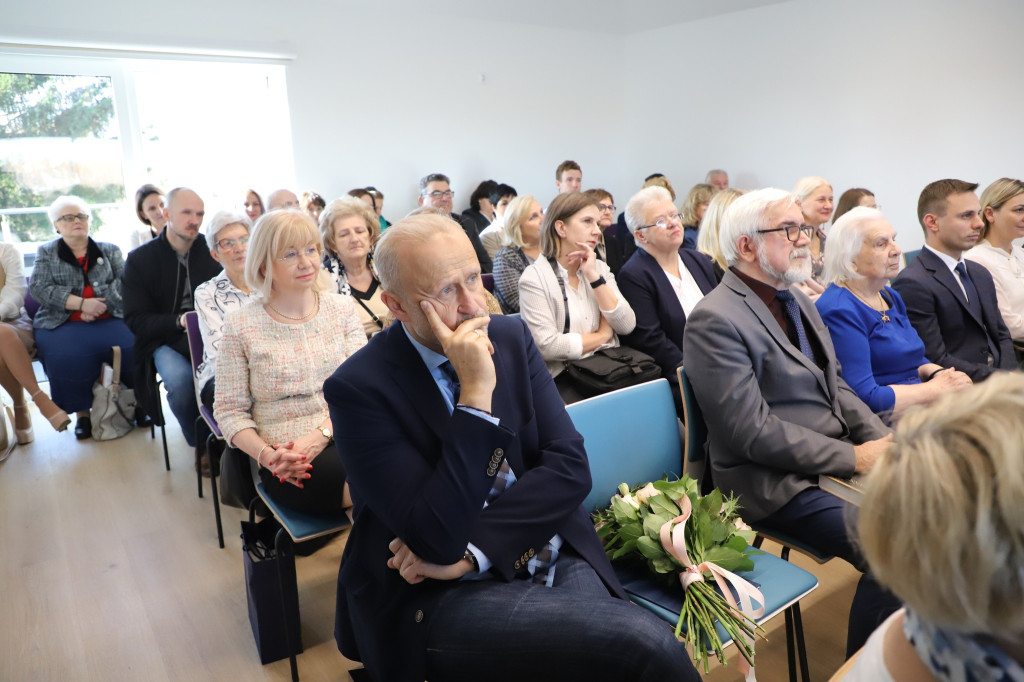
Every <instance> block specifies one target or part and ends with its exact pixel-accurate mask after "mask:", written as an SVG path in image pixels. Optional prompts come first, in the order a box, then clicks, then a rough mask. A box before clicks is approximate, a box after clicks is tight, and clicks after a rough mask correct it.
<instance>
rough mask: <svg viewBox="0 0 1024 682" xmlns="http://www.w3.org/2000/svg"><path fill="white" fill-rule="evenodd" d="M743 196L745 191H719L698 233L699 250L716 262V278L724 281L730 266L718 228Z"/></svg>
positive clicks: (712, 199) (709, 204)
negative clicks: (732, 206) (727, 213)
mask: <svg viewBox="0 0 1024 682" xmlns="http://www.w3.org/2000/svg"><path fill="white" fill-rule="evenodd" d="M741 196H743V190H740V189H733V188H731V187H729V188H727V189H722V190H719V191H718V192H716V193H715V196H713V197H711V201H710V202H708V210H707V211H705V212H704V219H703V220H701V221H700V232H698V233H697V250H698V251H700V252H701V253H703V254H705V255H707V256H710V257H711V260H712V261H713V262H714V269H715V277H717V278H718V281H719V282H721V281H722V276H723V275H724V274H725V271H726V269H727V268H728V267H729V265H728V264H727V263H726V262H725V257H724V256H723V255H722V247H721V246H720V245H719V243H718V226H719V225H721V224H722V216H723V215H725V209H727V208H729V206H730V205H731V204H732V202H734V201H736V199H738V198H739V197H741Z"/></svg>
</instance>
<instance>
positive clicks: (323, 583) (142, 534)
mask: <svg viewBox="0 0 1024 682" xmlns="http://www.w3.org/2000/svg"><path fill="white" fill-rule="evenodd" d="M164 410H165V413H166V414H167V415H170V411H169V410H168V409H167V408H166V406H165V408H164ZM33 417H34V420H35V425H36V441H35V442H34V443H32V444H30V445H26V446H18V447H17V448H15V450H14V452H13V454H12V455H11V457H10V459H9V460H8V461H6V462H5V463H3V464H0V595H2V596H0V613H2V617H0V680H18V681H21V680H104V681H106V680H146V681H147V682H149V681H156V680H257V679H268V680H287V679H289V670H288V661H287V660H285V661H280V662H277V663H272V664H269V665H266V666H262V665H260V662H259V657H258V655H257V653H256V647H255V644H254V643H253V638H252V633H251V631H250V629H249V622H248V615H247V610H246V599H245V588H244V585H243V574H242V555H241V542H240V540H239V537H238V535H239V525H238V524H239V521H240V520H241V519H242V517H243V512H242V511H241V510H238V509H232V508H230V507H223V508H222V513H223V517H224V527H225V535H226V538H225V541H226V547H225V548H224V549H220V548H219V547H218V546H217V536H216V529H215V526H214V519H213V505H212V502H211V500H210V492H209V484H208V481H206V482H205V491H206V497H205V498H203V499H199V498H198V497H197V496H196V477H195V472H194V469H193V455H192V451H191V450H190V449H189V448H188V446H187V445H186V444H185V442H184V440H183V439H182V437H181V432H180V430H179V429H178V428H177V426H176V425H175V426H172V427H168V429H167V436H168V443H169V446H170V452H171V471H170V472H168V471H165V470H164V464H163V454H162V450H161V446H160V434H159V431H158V432H157V438H156V440H151V439H150V435H149V430H148V429H146V430H143V429H137V430H136V431H135V432H133V433H131V434H129V435H128V436H126V437H125V438H122V439H120V440H116V441H110V442H106V443H102V444H101V443H96V442H94V441H92V440H87V441H81V442H79V441H76V440H75V437H74V434H73V433H71V431H70V430H69V431H67V432H64V433H61V434H57V433H54V432H53V431H52V429H50V428H49V426H48V424H47V423H46V422H45V421H44V420H43V419H42V417H41V416H40V415H39V414H38V412H34V413H33ZM344 542H345V536H344V535H342V536H341V537H340V538H337V539H335V540H334V541H332V542H331V543H330V544H329V545H327V546H326V547H325V548H323V549H321V550H320V551H319V552H317V553H316V554H314V555H313V556H310V557H298V558H297V571H298V582H299V604H300V610H301V615H302V638H303V642H304V644H305V647H306V650H305V653H304V654H302V655H301V656H300V657H299V673H300V675H301V678H302V679H303V680H348V679H349V677H348V673H347V672H346V671H347V670H348V669H349V668H351V667H353V664H352V663H351V662H350V661H348V660H347V659H345V658H344V657H342V655H341V654H340V653H338V650H337V648H336V646H335V644H334V639H333V634H332V633H333V627H334V597H335V581H336V579H337V571H338V563H339V561H340V559H341V552H342V549H343V548H344ZM766 549H768V550H769V551H772V549H773V548H771V547H767V546H766ZM796 563H798V564H800V565H801V566H803V567H804V568H807V569H808V570H812V571H813V572H814V573H815V574H816V575H817V576H818V578H819V580H820V583H821V584H820V586H819V587H818V589H817V590H816V591H815V592H814V593H813V594H812V595H811V596H810V597H808V598H807V599H805V600H804V601H803V602H802V603H803V614H804V629H805V632H806V637H807V644H808V648H809V651H810V672H811V678H812V679H813V680H828V678H829V677H830V676H831V674H832V673H833V672H834V671H835V670H836V669H838V668H839V666H840V665H841V663H842V659H843V652H844V650H845V642H846V619H847V614H848V612H849V607H850V602H851V600H852V597H853V588H854V585H855V580H856V577H857V574H856V573H855V572H854V571H853V569H852V568H850V567H849V566H847V565H846V564H844V563H842V562H841V561H832V562H830V563H829V564H827V565H825V566H823V567H819V566H817V565H814V564H813V563H812V562H809V561H804V560H802V559H801V558H798V559H797V560H796ZM782 623H783V619H782V617H781V616H780V617H778V618H776V619H775V620H774V621H773V622H772V623H771V624H770V627H769V628H768V641H767V642H761V643H759V645H758V667H757V676H758V679H759V680H760V681H761V682H773V681H775V680H778V681H782V680H786V679H788V673H787V667H786V644H785V635H784V629H783V627H782ZM706 679H708V680H716V681H725V680H740V679H742V678H741V676H740V675H739V674H738V673H737V672H736V670H735V668H734V667H732V666H731V665H730V666H729V667H728V668H722V667H721V666H717V665H716V666H714V667H713V668H712V670H711V672H710V673H709V674H708V675H706Z"/></svg>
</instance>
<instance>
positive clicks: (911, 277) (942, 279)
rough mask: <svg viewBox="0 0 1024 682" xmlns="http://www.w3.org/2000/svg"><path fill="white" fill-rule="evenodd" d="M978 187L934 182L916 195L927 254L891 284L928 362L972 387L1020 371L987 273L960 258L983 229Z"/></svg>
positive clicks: (962, 183) (957, 182)
mask: <svg viewBox="0 0 1024 682" xmlns="http://www.w3.org/2000/svg"><path fill="white" fill-rule="evenodd" d="M977 188H978V184H977V183H974V182H964V181H963V180H937V181H935V182H933V183H931V184H930V185H928V186H927V187H925V188H924V190H922V191H921V196H920V198H919V199H918V201H917V219H918V220H919V221H920V222H921V227H922V228H923V229H924V248H923V249H921V253H920V254H919V255H918V257H917V258H915V259H914V260H913V261H911V263H910V265H908V266H907V267H906V269H905V270H903V272H901V273H900V274H899V276H898V277H897V278H896V279H895V281H893V283H892V286H893V288H894V289H896V291H898V292H899V293H900V296H902V297H903V301H904V303H906V304H907V315H908V316H909V317H910V323H911V324H912V325H914V329H916V330H917V333H918V335H919V336H920V337H921V340H922V341H924V354H925V356H927V358H928V359H929V360H931V361H932V362H934V363H936V364H939V365H942V366H943V367H955V368H956V369H958V370H960V371H961V372H963V373H964V374H966V375H968V376H969V377H971V379H972V380H973V381H975V382H978V381H981V380H983V379H986V378H987V377H989V376H991V374H992V373H993V372H995V371H998V370H1001V369H1004V370H1012V369H1016V367H1017V361H1016V359H1015V357H1014V353H1013V340H1012V339H1011V338H1010V332H1009V331H1007V329H1006V325H1005V324H1004V323H1003V316H1002V315H1001V314H1000V313H999V307H998V304H997V302H996V288H995V284H993V283H992V275H990V274H989V272H988V270H986V269H985V267H984V266H982V265H979V264H977V263H975V262H973V261H969V260H965V259H964V257H963V253H964V251H967V250H968V249H970V248H971V247H972V246H974V244H975V243H976V242H977V241H978V238H979V236H980V235H981V228H982V226H983V224H984V223H982V220H981V204H980V203H979V202H978V197H977V195H976V194H975V193H974V190H976V189H977Z"/></svg>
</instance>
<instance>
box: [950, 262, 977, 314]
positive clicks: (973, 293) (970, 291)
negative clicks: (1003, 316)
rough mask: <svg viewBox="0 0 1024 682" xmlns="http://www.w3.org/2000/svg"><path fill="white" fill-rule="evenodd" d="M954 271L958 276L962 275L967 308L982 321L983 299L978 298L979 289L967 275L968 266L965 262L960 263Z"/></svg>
mask: <svg viewBox="0 0 1024 682" xmlns="http://www.w3.org/2000/svg"><path fill="white" fill-rule="evenodd" d="M953 269H954V270H956V274H958V275H960V283H961V284H963V285H964V291H966V292H967V308H968V309H969V310H970V311H971V312H972V313H974V315H975V317H977V318H978V319H979V320H980V319H981V299H980V297H979V296H978V290H977V288H975V286H974V280H972V279H971V276H970V275H968V274H967V266H966V265H964V262H963V261H960V262H959V263H957V264H956V267H955V268H953Z"/></svg>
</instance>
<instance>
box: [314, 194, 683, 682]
mask: <svg viewBox="0 0 1024 682" xmlns="http://www.w3.org/2000/svg"><path fill="white" fill-rule="evenodd" d="M375 264H376V266H377V270H378V273H379V275H380V280H381V285H382V287H383V288H384V293H383V299H384V302H385V303H386V304H387V306H388V308H389V309H390V310H391V311H392V313H393V314H394V316H395V319H396V322H395V323H394V324H393V325H391V326H390V327H388V328H387V329H385V330H384V331H383V332H381V333H380V334H378V335H377V336H375V337H374V338H373V339H372V340H371V341H370V343H369V344H367V346H366V347H365V348H363V349H361V350H360V351H359V352H358V353H356V354H355V355H353V356H352V357H351V358H349V359H348V360H346V361H345V363H344V364H343V365H342V366H341V367H340V368H339V369H338V370H337V372H335V373H334V375H333V376H331V378H329V379H328V380H327V382H326V383H325V384H324V396H325V398H326V400H327V403H328V406H329V407H330V411H331V419H332V422H333V424H334V425H335V439H336V442H337V447H338V453H339V454H340V456H341V458H342V462H343V463H344V465H345V470H346V472H347V474H348V480H349V482H350V484H351V488H352V498H353V501H354V503H355V523H354V524H353V527H352V531H351V534H350V536H349V539H348V543H347V545H346V547H345V554H344V556H343V557H342V563H341V571H340V574H339V578H338V612H337V622H336V626H335V636H336V638H337V641H338V646H339V649H340V650H341V652H342V653H343V654H345V655H346V656H347V657H348V658H350V659H353V660H359V661H362V662H363V664H364V665H365V666H366V671H367V673H368V674H369V676H370V677H371V678H372V679H375V680H388V681H389V682H391V681H394V680H415V681H416V682H422V680H423V679H424V678H426V679H430V680H435V681H437V680H521V679H538V678H539V679H557V680H597V679H634V680H651V681H652V682H653V681H654V680H658V681H660V680H692V681H696V680H698V679H699V677H698V675H697V673H696V671H695V670H694V668H693V665H692V664H691V663H690V660H689V658H688V657H687V655H686V652H685V650H684V648H683V646H682V644H680V643H679V642H677V641H676V640H675V638H674V636H673V634H672V630H671V628H670V627H668V626H666V624H665V623H664V622H661V621H659V620H658V619H657V618H656V617H654V616H653V615H652V614H650V613H648V612H646V611H644V610H643V609H641V608H639V607H637V606H635V605H633V604H630V603H629V602H628V601H626V600H625V599H624V598H623V597H624V594H623V592H622V588H621V586H620V585H619V582H618V580H617V579H616V578H615V574H614V573H613V571H612V568H611V565H610V564H609V562H608V559H607V557H606V556H605V554H604V551H603V550H602V547H601V543H600V540H599V539H598V538H597V534H596V532H595V531H594V527H593V524H592V522H591V520H590V517H589V515H588V514H587V513H586V511H585V510H584V509H583V507H582V506H581V504H580V503H581V502H582V501H583V499H584V497H585V496H586V495H587V494H588V492H589V490H590V471H589V467H588V465H587V458H586V453H585V451H584V449H583V440H582V438H581V437H580V435H579V434H578V433H577V432H576V430H575V428H574V427H573V425H572V422H571V421H570V419H569V417H568V415H567V414H566V412H565V407H564V405H563V404H562V401H561V399H560V398H559V395H558V391H557V390H556V389H555V385H554V382H553V381H552V379H551V376H550V375H549V374H548V372H547V369H546V367H545V364H544V361H543V360H542V359H541V357H540V353H539V352H538V351H537V348H536V346H535V345H534V343H533V340H532V337H531V335H530V333H529V331H528V330H527V329H526V327H525V325H523V324H522V322H520V321H519V320H516V319H510V318H505V317H501V316H496V317H494V318H489V317H487V316H486V305H485V303H484V298H483V287H482V284H481V278H480V264H479V263H478V262H477V259H476V255H475V254H474V251H473V247H472V245H471V244H470V242H469V239H468V238H467V237H466V235H465V234H464V233H463V231H462V230H461V229H460V227H459V226H458V225H457V224H456V223H455V222H453V221H451V220H449V219H448V218H445V217H443V216H438V215H434V214H421V215H416V216H412V217H409V218H406V219H405V220H402V221H399V222H398V223H396V224H395V225H393V226H392V227H390V228H388V230H387V232H385V233H384V236H383V237H382V238H381V240H380V242H379V243H378V245H377V248H376V251H375Z"/></svg>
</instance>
